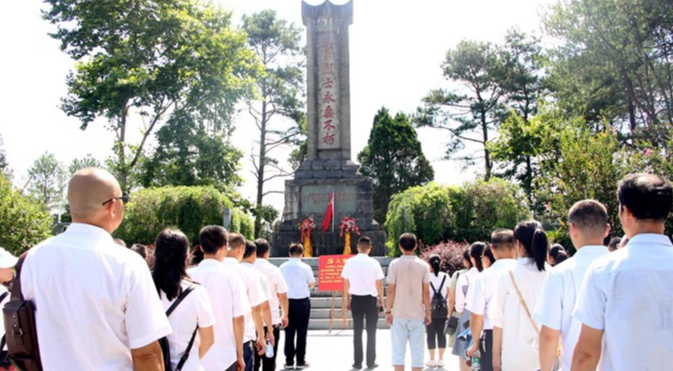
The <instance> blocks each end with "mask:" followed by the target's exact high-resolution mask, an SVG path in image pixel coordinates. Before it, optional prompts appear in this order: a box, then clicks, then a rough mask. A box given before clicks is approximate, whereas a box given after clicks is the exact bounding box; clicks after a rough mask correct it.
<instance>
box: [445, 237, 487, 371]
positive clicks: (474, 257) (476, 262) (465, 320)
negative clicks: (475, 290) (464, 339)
mask: <svg viewBox="0 0 673 371" xmlns="http://www.w3.org/2000/svg"><path fill="white" fill-rule="evenodd" d="M485 249H486V244H485V243H483V242H475V243H473V244H472V245H471V246H470V250H469V251H470V262H471V263H472V268H470V270H469V271H467V273H466V274H461V275H460V277H459V278H458V284H457V285H456V312H458V313H460V320H459V321H458V330H456V332H457V333H459V334H460V333H461V332H463V331H464V330H466V329H467V328H468V327H469V320H470V311H468V310H465V298H466V297H467V292H468V290H469V288H470V285H471V284H472V282H474V280H476V279H477V276H478V275H479V272H481V271H483V270H484V266H483V264H482V262H481V256H482V255H483V254H484V250H485ZM459 341H460V340H458V339H456V345H454V347H453V349H452V353H453V354H454V355H457V356H458V357H459V365H460V370H461V371H469V370H470V366H468V365H467V361H466V360H465V358H464V356H465V354H462V353H463V351H464V350H467V347H469V344H462V345H464V346H461V344H458V342H459Z"/></svg>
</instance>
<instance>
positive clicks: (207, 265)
mask: <svg viewBox="0 0 673 371" xmlns="http://www.w3.org/2000/svg"><path fill="white" fill-rule="evenodd" d="M187 274H189V276H190V277H191V278H192V279H193V280H194V281H196V282H198V283H200V284H201V285H202V286H203V287H204V288H205V289H206V291H208V296H209V297H210V304H211V306H212V308H213V315H214V316H215V326H214V328H213V330H214V332H215V343H214V344H213V346H212V347H211V348H210V349H209V350H208V353H206V355H205V356H204V357H203V358H202V359H201V365H202V366H203V369H204V370H205V371H222V370H225V369H227V368H228V367H230V366H231V365H232V364H233V363H234V362H236V339H235V337H234V322H233V321H234V318H238V317H243V316H245V315H246V314H248V313H250V303H249V302H248V296H247V295H246V294H245V286H243V281H242V280H241V277H240V275H238V274H237V273H236V272H234V271H232V270H227V269H225V268H224V266H223V265H222V263H220V262H219V261H217V260H215V259H205V260H203V261H202V262H201V263H199V265H198V266H197V267H194V268H191V269H189V270H188V271H187ZM190 295H191V294H190Z"/></svg>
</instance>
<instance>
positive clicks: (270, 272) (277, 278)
mask: <svg viewBox="0 0 673 371" xmlns="http://www.w3.org/2000/svg"><path fill="white" fill-rule="evenodd" d="M255 246H256V247H257V260H255V264H254V266H255V269H257V270H259V271H260V272H262V273H264V274H265V275H266V277H267V279H268V281H269V289H270V291H271V296H269V305H270V306H271V320H272V323H273V326H272V327H269V326H264V334H265V335H266V334H267V333H269V332H272V333H273V338H274V339H276V341H275V343H274V345H273V357H271V358H267V357H260V358H261V359H260V361H261V366H262V367H261V368H262V370H263V371H275V370H276V357H277V356H278V343H279V340H280V329H281V328H285V327H286V326H287V313H288V305H289V302H288V299H287V291H288V289H287V283H285V278H283V273H282V272H281V271H280V268H278V267H276V266H275V265H273V264H271V263H270V262H269V254H270V251H271V246H270V245H269V242H268V241H267V240H265V239H263V238H258V239H256V240H255ZM279 308H280V309H282V313H281V311H280V310H279ZM259 368H260V363H259V362H257V359H255V371H259Z"/></svg>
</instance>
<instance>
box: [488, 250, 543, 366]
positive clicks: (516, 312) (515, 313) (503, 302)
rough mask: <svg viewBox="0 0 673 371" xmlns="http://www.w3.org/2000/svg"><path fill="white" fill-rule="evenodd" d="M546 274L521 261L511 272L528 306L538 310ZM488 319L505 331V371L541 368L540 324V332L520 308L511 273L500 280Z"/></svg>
mask: <svg viewBox="0 0 673 371" xmlns="http://www.w3.org/2000/svg"><path fill="white" fill-rule="evenodd" d="M545 269H546V270H545V271H542V272H540V271H538V269H537V266H536V265H535V262H534V261H533V259H531V258H521V259H519V260H518V262H517V265H516V266H515V267H514V269H512V274H513V275H514V279H515V280H516V284H517V286H518V287H519V290H520V291H521V295H522V296H523V299H524V300H525V302H526V305H527V306H528V310H530V311H531V314H532V312H533V310H535V306H536V305H537V302H538V299H539V298H540V292H541V291H542V285H544V281H545V279H546V277H547V270H549V269H551V267H550V266H548V265H547V266H546V268H545ZM488 315H489V317H490V319H491V325H493V327H499V328H501V329H502V369H503V370H537V369H538V368H540V357H539V346H540V345H539V344H540V343H539V340H540V336H539V335H538V331H539V330H540V324H539V323H537V324H536V325H537V330H536V329H535V328H533V324H532V323H531V321H530V319H529V318H528V314H526V310H525V309H524V308H523V306H522V305H521V301H520V299H519V295H518V294H517V292H516V290H515V288H514V284H513V283H512V279H511V278H510V275H509V273H508V274H503V275H501V276H500V278H498V282H497V284H496V289H495V294H494V295H493V299H492V300H491V305H490V307H489V312H488Z"/></svg>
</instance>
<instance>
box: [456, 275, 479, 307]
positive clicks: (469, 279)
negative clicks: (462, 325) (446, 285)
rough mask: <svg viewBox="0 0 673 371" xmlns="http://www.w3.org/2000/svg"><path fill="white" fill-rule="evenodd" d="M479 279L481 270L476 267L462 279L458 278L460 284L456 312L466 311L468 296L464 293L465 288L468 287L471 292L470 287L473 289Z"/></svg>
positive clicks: (461, 277)
mask: <svg viewBox="0 0 673 371" xmlns="http://www.w3.org/2000/svg"><path fill="white" fill-rule="evenodd" d="M477 277H479V269H477V268H474V267H472V268H470V270H469V271H467V273H465V274H461V275H460V277H458V283H457V284H456V312H458V313H462V312H463V310H464V309H465V297H466V296H465V293H463V288H464V287H465V286H467V287H468V290H469V287H471V286H472V284H473V283H474V281H476V280H477ZM468 293H469V291H468Z"/></svg>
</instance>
